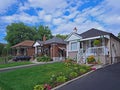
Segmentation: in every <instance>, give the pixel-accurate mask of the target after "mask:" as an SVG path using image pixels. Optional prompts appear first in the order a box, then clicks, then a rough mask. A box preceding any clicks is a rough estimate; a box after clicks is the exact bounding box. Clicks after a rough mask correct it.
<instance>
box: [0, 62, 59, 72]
mask: <svg viewBox="0 0 120 90" xmlns="http://www.w3.org/2000/svg"><path fill="white" fill-rule="evenodd" d="M55 62H59V61H51V62H36V63H35V62H33V63H34V64H29V65H20V66H14V67H7V68H1V69H0V73H1V72H6V71H11V70H15V69H19V68H27V67H32V66H39V65H43V64H48V63H55Z"/></svg>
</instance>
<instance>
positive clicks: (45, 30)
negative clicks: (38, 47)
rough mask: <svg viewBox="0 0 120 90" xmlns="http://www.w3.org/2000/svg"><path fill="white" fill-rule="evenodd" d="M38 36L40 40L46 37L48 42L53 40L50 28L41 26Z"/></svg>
mask: <svg viewBox="0 0 120 90" xmlns="http://www.w3.org/2000/svg"><path fill="white" fill-rule="evenodd" d="M37 35H38V39H39V40H42V39H43V36H44V35H45V37H46V39H47V40H48V39H50V38H52V33H51V30H50V29H49V28H48V26H43V25H40V26H39V27H38V30H37Z"/></svg>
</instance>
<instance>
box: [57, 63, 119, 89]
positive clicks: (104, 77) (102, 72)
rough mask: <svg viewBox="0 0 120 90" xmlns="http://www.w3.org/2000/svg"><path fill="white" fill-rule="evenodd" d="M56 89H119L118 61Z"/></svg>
mask: <svg viewBox="0 0 120 90" xmlns="http://www.w3.org/2000/svg"><path fill="white" fill-rule="evenodd" d="M57 90H120V63H117V64H113V65H110V66H107V67H105V68H101V69H99V70H96V71H95V72H93V73H91V74H89V75H87V76H84V77H83V78H80V79H78V80H76V81H74V82H72V83H69V84H67V85H65V86H63V87H61V88H59V89H57Z"/></svg>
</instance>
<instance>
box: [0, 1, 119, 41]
mask: <svg viewBox="0 0 120 90" xmlns="http://www.w3.org/2000/svg"><path fill="white" fill-rule="evenodd" d="M119 3H120V0H0V42H3V43H6V41H5V40H4V37H5V35H6V26H7V25H10V24H11V23H13V22H24V23H25V24H27V25H30V26H38V25H41V24H42V25H45V26H49V28H50V29H51V31H52V33H53V34H69V33H70V32H72V31H73V28H74V27H77V29H78V33H82V32H84V31H86V30H89V29H91V28H97V29H101V30H104V31H107V32H111V33H113V34H115V35H117V34H118V33H119V32H120V12H119V10H120V5H119Z"/></svg>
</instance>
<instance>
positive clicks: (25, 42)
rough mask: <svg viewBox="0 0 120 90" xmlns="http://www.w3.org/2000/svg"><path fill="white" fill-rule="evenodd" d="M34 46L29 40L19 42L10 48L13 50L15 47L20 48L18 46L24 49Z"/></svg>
mask: <svg viewBox="0 0 120 90" xmlns="http://www.w3.org/2000/svg"><path fill="white" fill-rule="evenodd" d="M33 44H34V41H31V40H25V41H23V42H20V43H18V44H16V45H14V46H12V48H15V47H20V46H24V47H32V46H33Z"/></svg>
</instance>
